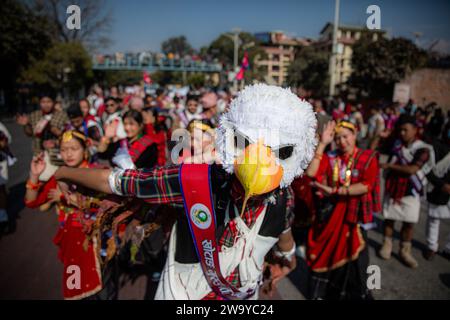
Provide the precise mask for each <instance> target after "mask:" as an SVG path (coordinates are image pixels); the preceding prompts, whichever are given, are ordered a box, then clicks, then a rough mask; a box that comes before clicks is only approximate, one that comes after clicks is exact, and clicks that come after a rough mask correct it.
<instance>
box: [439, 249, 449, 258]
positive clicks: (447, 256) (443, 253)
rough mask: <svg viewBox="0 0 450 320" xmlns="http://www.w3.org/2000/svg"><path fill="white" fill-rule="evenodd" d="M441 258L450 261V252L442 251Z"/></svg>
mask: <svg viewBox="0 0 450 320" xmlns="http://www.w3.org/2000/svg"><path fill="white" fill-rule="evenodd" d="M441 256H443V257H444V258H445V259H447V260H450V252H448V251H445V250H444V251H442V252H441Z"/></svg>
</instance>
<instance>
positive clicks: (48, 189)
mask: <svg viewBox="0 0 450 320" xmlns="http://www.w3.org/2000/svg"><path fill="white" fill-rule="evenodd" d="M86 139H87V138H86V137H85V136H84V135H83V134H81V133H79V132H77V131H66V132H65V133H64V134H63V136H62V141H61V150H60V152H61V158H62V159H63V161H64V164H65V165H66V166H68V167H71V168H88V167H92V166H93V165H90V164H89V162H88V150H87V146H86ZM45 167H46V163H45V161H44V155H43V153H41V154H39V155H37V156H35V157H34V158H33V160H32V162H31V169H30V176H29V179H28V181H27V184H26V188H27V191H26V194H25V204H26V206H27V207H29V208H37V207H41V210H47V209H48V208H49V207H50V206H49V204H52V203H55V204H56V206H57V214H58V221H59V229H58V233H57V234H56V236H55V238H54V240H53V241H54V243H55V244H56V245H57V246H58V247H59V251H58V258H59V259H60V260H61V262H62V263H63V264H64V272H63V282H62V283H63V295H64V299H83V298H88V297H90V298H92V297H93V296H94V295H96V294H97V293H99V292H100V291H101V290H102V288H103V286H102V274H101V270H100V260H99V257H98V255H97V250H98V245H99V244H98V243H97V242H96V241H95V238H92V239H91V238H90V237H89V236H88V235H89V234H90V232H91V231H92V227H93V225H94V223H95V218H96V213H97V211H98V208H99V203H100V200H99V199H98V198H97V197H96V196H83V195H81V194H80V193H78V192H76V191H75V190H74V189H73V188H72V189H70V188H64V187H61V186H60V185H58V184H57V182H56V179H55V177H54V176H53V177H52V178H50V180H48V181H47V182H45V183H42V182H40V181H39V176H40V175H41V174H42V172H44V170H45Z"/></svg>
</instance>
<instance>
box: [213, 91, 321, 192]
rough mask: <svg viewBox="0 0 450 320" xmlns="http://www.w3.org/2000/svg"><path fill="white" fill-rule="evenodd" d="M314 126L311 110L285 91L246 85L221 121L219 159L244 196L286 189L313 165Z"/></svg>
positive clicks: (218, 137) (315, 121)
mask: <svg viewBox="0 0 450 320" xmlns="http://www.w3.org/2000/svg"><path fill="white" fill-rule="evenodd" d="M316 126H317V120H316V116H315V114H314V112H313V109H312V106H311V105H310V104H309V103H308V102H306V101H303V100H301V99H299V98H298V97H297V96H296V95H295V94H293V93H292V92H291V91H290V90H289V89H283V88H281V87H277V86H269V85H265V84H256V85H251V86H247V87H246V88H244V90H242V91H241V92H240V93H239V94H238V96H237V97H236V98H235V99H234V100H233V101H232V102H231V104H230V108H229V111H228V112H227V113H225V114H223V115H222V117H221V119H220V125H219V127H218V128H217V132H216V151H217V155H218V157H219V161H220V162H221V163H222V165H223V167H224V169H225V170H226V171H227V172H228V173H234V174H236V176H237V178H238V179H239V181H240V182H241V184H242V185H243V187H244V189H245V191H246V194H247V196H252V195H254V194H263V193H266V192H269V191H272V190H274V189H275V188H277V187H278V186H280V187H281V188H285V187H288V186H289V185H290V184H291V182H292V181H293V180H294V178H295V177H297V176H300V175H302V174H303V172H304V170H305V169H306V168H307V166H308V165H309V163H310V162H311V160H312V158H313V156H314V152H315V147H316V144H317V139H316Z"/></svg>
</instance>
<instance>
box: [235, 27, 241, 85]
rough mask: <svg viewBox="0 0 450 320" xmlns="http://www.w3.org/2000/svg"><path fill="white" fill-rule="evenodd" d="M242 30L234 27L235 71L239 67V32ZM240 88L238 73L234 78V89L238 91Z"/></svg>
mask: <svg viewBox="0 0 450 320" xmlns="http://www.w3.org/2000/svg"><path fill="white" fill-rule="evenodd" d="M240 31H241V30H240V29H239V28H234V29H233V33H234V35H233V42H234V55H233V68H234V70H233V72H236V70H237V68H238V56H239V32H240ZM237 89H238V87H237V80H236V75H235V76H234V80H233V90H234V92H236V91H237Z"/></svg>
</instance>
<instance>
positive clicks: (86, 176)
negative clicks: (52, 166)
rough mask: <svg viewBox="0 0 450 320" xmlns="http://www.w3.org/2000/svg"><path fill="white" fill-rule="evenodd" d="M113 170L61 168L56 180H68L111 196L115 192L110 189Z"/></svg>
mask: <svg viewBox="0 0 450 320" xmlns="http://www.w3.org/2000/svg"><path fill="white" fill-rule="evenodd" d="M111 172H112V170H111V169H86V168H69V167H61V168H59V169H58V170H57V171H56V173H55V177H56V180H67V181H70V182H72V183H75V184H79V185H81V186H83V187H86V188H89V189H92V190H96V191H100V192H103V193H108V194H111V193H113V191H112V190H111V188H110V187H109V182H108V181H109V180H108V178H109V175H110V174H111Z"/></svg>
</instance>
